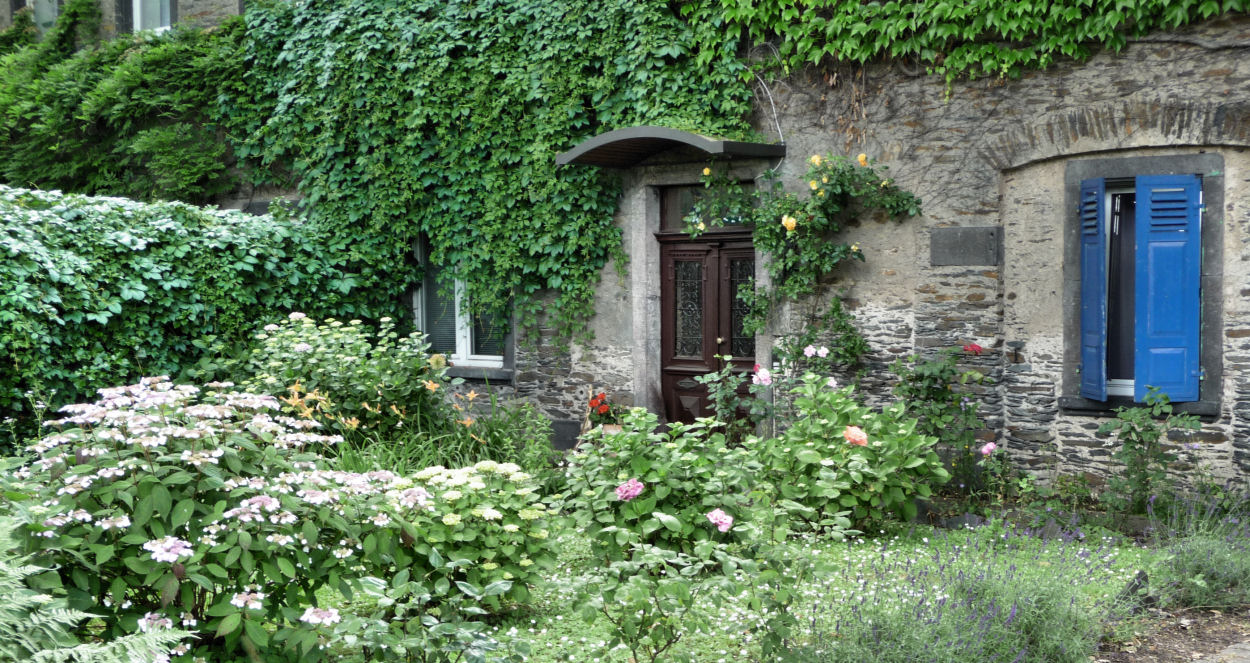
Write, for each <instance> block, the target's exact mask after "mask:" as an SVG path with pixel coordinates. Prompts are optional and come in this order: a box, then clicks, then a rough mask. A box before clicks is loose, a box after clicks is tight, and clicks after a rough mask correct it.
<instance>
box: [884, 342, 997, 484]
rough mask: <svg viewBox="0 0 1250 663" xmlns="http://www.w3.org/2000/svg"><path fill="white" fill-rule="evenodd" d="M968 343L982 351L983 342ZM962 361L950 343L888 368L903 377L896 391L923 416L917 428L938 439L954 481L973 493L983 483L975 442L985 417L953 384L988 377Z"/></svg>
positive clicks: (910, 410) (909, 409) (909, 407)
mask: <svg viewBox="0 0 1250 663" xmlns="http://www.w3.org/2000/svg"><path fill="white" fill-rule="evenodd" d="M967 348H970V349H973V350H970V351H973V352H974V353H975V354H980V351H981V348H980V346H976V345H974V344H969V345H968V346H967ZM958 362H959V354H958V351H957V350H955V349H953V348H947V349H945V350H942V351H941V352H939V353H937V354H936V355H934V356H932V357H930V358H928V359H923V358H921V357H918V356H916V355H912V356H909V357H907V358H905V359H899V360H898V361H895V362H894V363H893V364H892V365H891V366H890V371H891V372H893V373H894V374H895V375H897V376H898V378H899V381H898V384H897V385H896V386H895V387H894V395H895V396H898V397H899V398H900V399H902V401H901V403H902V405H903V407H904V408H905V409H906V411H907V413H908V414H909V415H911V416H913V417H916V419H918V420H919V423H918V424H917V426H916V429H917V430H918V431H919V432H920V433H922V434H924V435H928V436H931V437H936V438H937V439H938V444H939V447H938V448H939V450H941V452H942V455H943V456H944V458H945V460H946V463H947V464H948V465H949V466H950V468H951V470H952V472H953V474H954V479H955V483H957V484H958V485H959V486H960V488H961V489H964V490H967V491H969V492H971V491H974V490H977V489H979V488H980V487H981V477H980V472H979V469H978V465H977V461H978V459H979V458H980V455H979V454H978V449H977V444H976V432H977V431H978V430H980V428H981V422H980V420H979V419H977V408H978V403H977V401H976V399H975V398H974V397H973V396H972V395H970V394H969V393H967V392H965V391H962V390H956V389H955V386H956V385H967V384H970V383H978V384H979V383H981V382H983V381H984V380H985V376H984V375H982V374H981V373H980V372H979V371H975V370H961V369H960V368H959V365H958Z"/></svg>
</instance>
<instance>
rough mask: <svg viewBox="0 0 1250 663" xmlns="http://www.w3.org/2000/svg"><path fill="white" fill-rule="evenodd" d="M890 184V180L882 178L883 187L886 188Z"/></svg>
mask: <svg viewBox="0 0 1250 663" xmlns="http://www.w3.org/2000/svg"><path fill="white" fill-rule="evenodd" d="M889 185H890V180H881V188H882V189H884V188H886V187H887V186H889Z"/></svg>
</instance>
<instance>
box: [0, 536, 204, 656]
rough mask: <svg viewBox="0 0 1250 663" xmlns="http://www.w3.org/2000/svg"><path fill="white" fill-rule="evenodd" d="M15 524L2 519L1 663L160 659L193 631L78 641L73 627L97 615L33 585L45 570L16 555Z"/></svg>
mask: <svg viewBox="0 0 1250 663" xmlns="http://www.w3.org/2000/svg"><path fill="white" fill-rule="evenodd" d="M14 528H15V524H14V522H13V521H12V519H10V518H8V517H4V518H0V596H3V597H4V601H2V602H0V662H3V663H9V662H13V663H16V662H18V661H33V662H34V663H59V662H61V661H82V662H84V663H130V662H131V661H133V660H135V659H134V657H147V658H155V657H157V656H159V655H161V654H165V653H167V652H168V651H169V650H170V648H171V647H172V646H174V645H175V644H177V642H178V641H179V640H182V639H183V638H185V637H187V636H188V635H190V633H187V632H186V631H181V630H164V629H161V630H153V631H148V632H146V633H136V634H133V635H128V636H126V637H124V638H120V639H118V640H114V641H112V642H108V643H103V644H96V643H86V644H78V642H77V640H76V639H75V638H74V637H73V635H72V634H71V631H72V630H73V629H74V627H75V626H76V625H78V624H80V623H82V622H84V621H86V620H88V619H90V618H91V617H92V615H90V614H87V613H85V612H81V611H78V610H71V609H70V608H69V607H67V606H66V605H65V599H64V598H63V597H62V598H53V597H52V596H49V595H48V594H46V593H43V592H37V591H35V590H33V589H31V588H30V587H29V586H28V585H27V582H28V581H29V580H31V579H32V578H33V577H35V576H36V575H37V574H40V573H44V572H45V571H46V569H42V568H40V567H37V566H30V565H28V564H27V563H26V562H27V559H26V558H25V557H19V556H17V555H14V554H13V550H14V548H16V547H17V542H16V541H15V540H14V537H13V531H14Z"/></svg>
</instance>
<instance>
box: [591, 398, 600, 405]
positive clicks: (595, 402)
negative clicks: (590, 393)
mask: <svg viewBox="0 0 1250 663" xmlns="http://www.w3.org/2000/svg"><path fill="white" fill-rule="evenodd" d="M590 407H599V399H598V398H592V399H590Z"/></svg>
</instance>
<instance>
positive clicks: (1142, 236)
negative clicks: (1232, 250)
mask: <svg viewBox="0 0 1250 663" xmlns="http://www.w3.org/2000/svg"><path fill="white" fill-rule="evenodd" d="M1201 191H1202V183H1201V181H1200V180H1199V179H1198V177H1197V176H1196V175H1151V176H1142V177H1138V178H1137V250H1136V254H1135V256H1136V269H1137V292H1136V305H1137V313H1136V318H1135V320H1134V325H1135V327H1136V341H1135V348H1134V356H1133V360H1134V361H1133V364H1134V365H1133V373H1134V376H1133V377H1134V383H1135V386H1134V390H1133V392H1134V393H1133V398H1134V400H1136V401H1139V402H1140V401H1141V400H1142V399H1143V398H1144V397H1145V395H1146V393H1147V391H1148V387H1158V388H1159V390H1160V391H1162V392H1163V393H1165V394H1167V395H1168V398H1170V399H1171V400H1172V401H1175V402H1180V401H1196V400H1198V385H1199V376H1200V375H1201V370H1200V366H1199V361H1198V360H1199V357H1198V347H1199V346H1198V332H1199V329H1200V326H1201V321H1202V307H1201V285H1202V248H1201V236H1202V232H1201V227H1202V226H1201V223H1202V221H1201V215H1200V198H1199V196H1200V193H1201Z"/></svg>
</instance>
